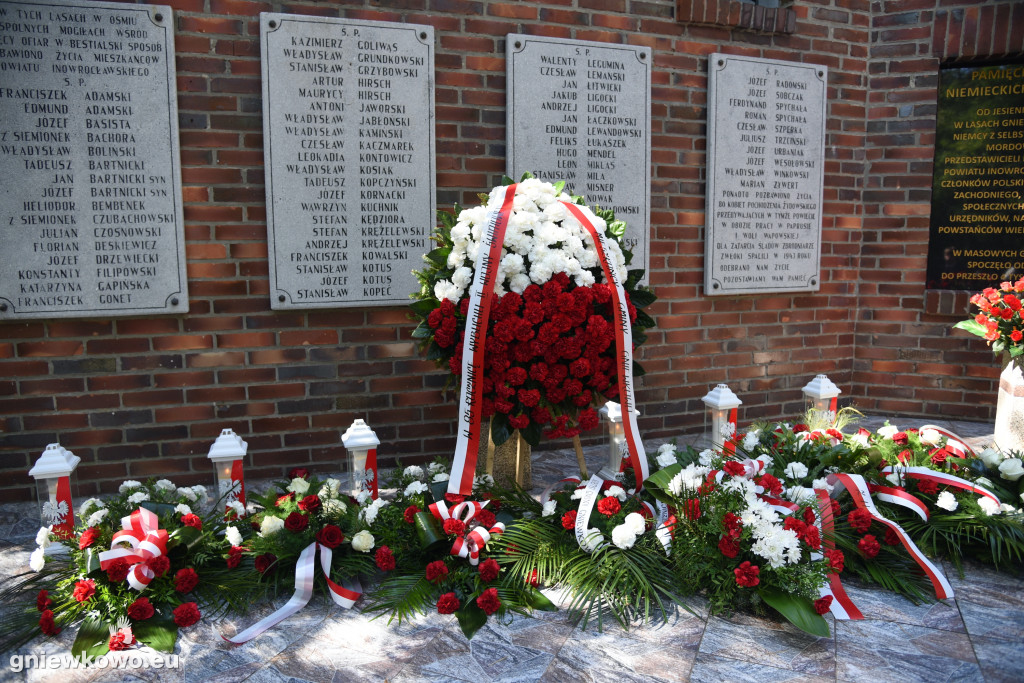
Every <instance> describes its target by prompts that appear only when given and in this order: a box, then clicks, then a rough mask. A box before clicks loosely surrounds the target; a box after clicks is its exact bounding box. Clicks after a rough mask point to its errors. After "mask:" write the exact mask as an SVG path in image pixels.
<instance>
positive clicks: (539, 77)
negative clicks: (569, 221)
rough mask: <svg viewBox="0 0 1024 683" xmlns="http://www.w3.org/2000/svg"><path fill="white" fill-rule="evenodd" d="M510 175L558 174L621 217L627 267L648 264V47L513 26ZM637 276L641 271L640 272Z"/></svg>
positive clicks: (556, 178) (577, 191) (508, 47)
mask: <svg viewBox="0 0 1024 683" xmlns="http://www.w3.org/2000/svg"><path fill="white" fill-rule="evenodd" d="M506 40H507V43H506V55H507V56H506V62H507V70H508V86H507V88H508V95H507V109H506V111H507V115H506V116H507V126H506V131H507V132H506V136H507V173H508V175H509V176H510V177H512V178H514V179H515V180H518V179H519V178H520V177H521V176H522V174H523V173H524V172H526V171H529V172H530V173H532V174H533V175H535V176H536V177H538V178H540V179H541V180H547V181H549V182H556V181H559V180H564V181H565V183H566V190H567V191H568V192H570V193H572V194H578V195H582V196H583V197H585V198H586V200H587V204H588V205H589V206H597V207H600V208H603V209H612V210H613V211H615V217H616V218H618V219H621V220H623V221H625V222H626V225H627V228H626V237H625V242H626V247H627V248H628V249H629V250H630V251H632V252H633V261H632V263H631V264H630V268H643V269H644V271H647V270H648V269H649V259H648V249H649V245H650V204H651V50H650V48H647V47H638V46H633V45H613V44H609V43H597V42H592V41H586V40H566V39H562V38H545V37H540V36H527V35H520V34H515V33H511V34H509V35H508V36H507V37H506ZM643 282H644V283H646V282H647V276H646V274H645V276H644V280H643Z"/></svg>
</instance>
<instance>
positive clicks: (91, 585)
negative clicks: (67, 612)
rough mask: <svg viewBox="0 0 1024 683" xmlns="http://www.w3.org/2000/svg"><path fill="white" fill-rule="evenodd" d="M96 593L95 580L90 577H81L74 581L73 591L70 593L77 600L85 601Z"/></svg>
mask: <svg viewBox="0 0 1024 683" xmlns="http://www.w3.org/2000/svg"><path fill="white" fill-rule="evenodd" d="M95 594H96V582H95V581H93V580H92V579H81V580H79V581H76V582H75V591H74V593H72V594H71V597H73V598H74V599H75V600H77V601H78V602H85V601H86V600H88V599H89V598H91V597H92V596H93V595H95Z"/></svg>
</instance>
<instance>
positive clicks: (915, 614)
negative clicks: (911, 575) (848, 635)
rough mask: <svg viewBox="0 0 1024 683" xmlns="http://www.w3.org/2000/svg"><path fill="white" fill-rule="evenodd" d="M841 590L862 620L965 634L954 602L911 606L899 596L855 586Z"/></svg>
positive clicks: (847, 583)
mask: <svg viewBox="0 0 1024 683" xmlns="http://www.w3.org/2000/svg"><path fill="white" fill-rule="evenodd" d="M843 588H844V589H845V590H846V594H847V595H848V596H849V597H850V599H851V600H853V604H854V605H856V606H857V609H859V610H860V612H861V614H863V615H864V618H865V619H879V620H882V621H894V622H899V623H901V624H915V625H918V626H926V627H928V628H938V629H942V630H944V631H956V632H959V633H965V632H966V630H967V629H966V628H965V627H964V622H963V619H962V618H961V616H960V610H958V609H957V605H956V602H955V601H954V600H944V601H938V602H932V603H922V604H920V605H915V604H914V603H913V602H911V601H910V600H908V599H907V598H905V597H903V596H902V595H899V594H897V593H892V592H890V591H886V590H881V589H879V588H877V587H872V586H868V585H864V584H860V583H859V582H858V583H855V582H853V581H844V582H843Z"/></svg>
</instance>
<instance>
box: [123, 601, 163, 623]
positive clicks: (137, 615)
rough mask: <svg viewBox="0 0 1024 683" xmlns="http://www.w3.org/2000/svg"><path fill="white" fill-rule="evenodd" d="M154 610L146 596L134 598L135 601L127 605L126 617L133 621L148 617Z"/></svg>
mask: <svg viewBox="0 0 1024 683" xmlns="http://www.w3.org/2000/svg"><path fill="white" fill-rule="evenodd" d="M155 612H156V610H154V609H153V605H152V603H150V601H149V598H147V597H141V598H136V599H135V602H133V603H132V604H130V605H128V618H129V619H132V620H134V621H143V620H145V619H149V618H150V617H151V616H153V614H154V613H155Z"/></svg>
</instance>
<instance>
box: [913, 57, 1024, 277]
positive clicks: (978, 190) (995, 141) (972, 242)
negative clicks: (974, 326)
mask: <svg viewBox="0 0 1024 683" xmlns="http://www.w3.org/2000/svg"><path fill="white" fill-rule="evenodd" d="M938 90H939V92H938V110H937V115H936V123H935V165H934V166H933V178H932V211H931V225H930V233H929V239H928V273H927V285H926V286H927V288H928V289H970V290H981V289H984V288H985V287H998V286H999V284H1000V283H1001V282H1006V281H1010V282H1014V281H1016V280H1018V279H1020V278H1021V277H1022V276H1024V65H1022V64H1003V65H991V66H964V67H950V68H945V69H940V70H939V88H938Z"/></svg>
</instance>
